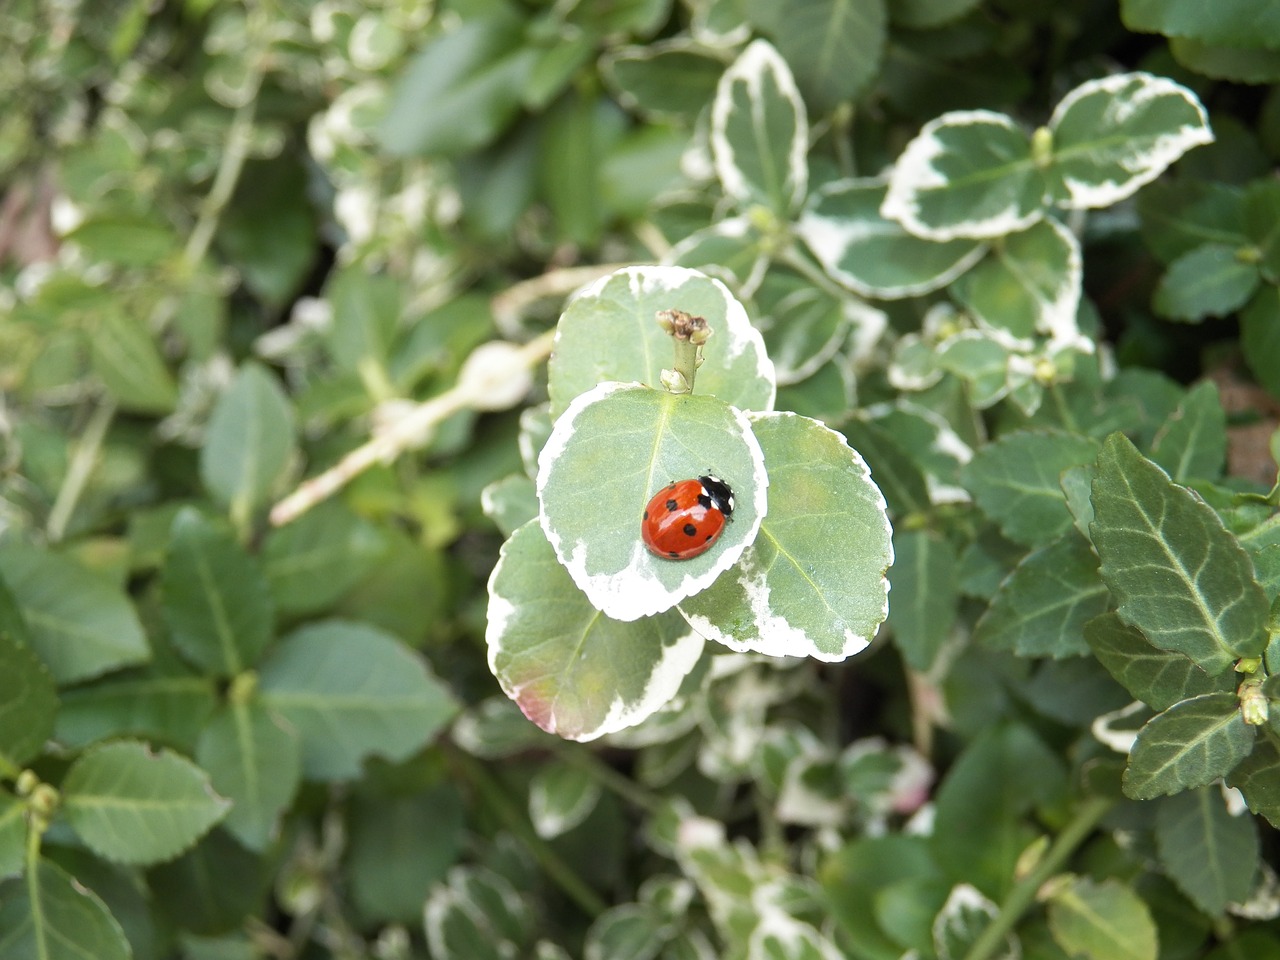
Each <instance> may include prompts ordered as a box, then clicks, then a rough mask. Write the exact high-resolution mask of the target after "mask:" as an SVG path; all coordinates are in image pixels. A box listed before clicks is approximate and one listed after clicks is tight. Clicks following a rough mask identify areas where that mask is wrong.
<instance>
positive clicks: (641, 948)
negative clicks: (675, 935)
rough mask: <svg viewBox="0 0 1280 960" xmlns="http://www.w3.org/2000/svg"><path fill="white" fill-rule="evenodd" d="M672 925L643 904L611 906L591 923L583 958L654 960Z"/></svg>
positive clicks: (596, 959)
mask: <svg viewBox="0 0 1280 960" xmlns="http://www.w3.org/2000/svg"><path fill="white" fill-rule="evenodd" d="M671 933H672V927H671V926H670V925H669V924H666V923H664V922H663V917H662V916H661V914H659V913H658V911H657V910H655V909H654V908H653V907H652V906H650V905H649V904H645V903H624V904H620V905H618V906H615V907H610V908H609V909H608V910H606V911H605V912H604V913H602V914H601V915H600V916H598V917H597V918H596V919H595V921H594V922H593V923H592V924H591V929H589V930H588V931H587V936H586V941H585V943H584V944H583V954H582V955H583V958H584V960H653V958H654V957H657V956H658V955H659V954H660V953H661V952H662V948H663V946H664V944H665V943H666V941H667V939H668V937H669V936H670V934H671Z"/></svg>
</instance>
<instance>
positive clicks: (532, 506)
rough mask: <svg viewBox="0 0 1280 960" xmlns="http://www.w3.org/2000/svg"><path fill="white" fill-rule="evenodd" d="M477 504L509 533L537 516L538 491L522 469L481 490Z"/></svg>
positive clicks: (509, 534)
mask: <svg viewBox="0 0 1280 960" xmlns="http://www.w3.org/2000/svg"><path fill="white" fill-rule="evenodd" d="M480 507H481V509H483V510H484V515H485V516H486V517H488V518H489V519H490V520H492V521H493V522H494V524H495V525H496V526H497V527H498V529H499V530H500V531H502V534H503V535H504V536H508V537H509V536H511V534H513V533H515V532H516V530H517V529H518V528H520V527H522V526H524V525H525V524H526V523H528V522H529V521H530V520H533V519H535V518H536V517H537V516H538V491H537V489H536V488H535V486H534V483H533V481H532V480H530V479H529V478H528V477H526V476H525V475H524V474H523V473H512V474H508V475H507V476H505V477H503V478H502V479H501V480H495V481H494V482H493V483H491V484H489V485H488V486H487V487H485V488H484V489H483V490H481V491H480Z"/></svg>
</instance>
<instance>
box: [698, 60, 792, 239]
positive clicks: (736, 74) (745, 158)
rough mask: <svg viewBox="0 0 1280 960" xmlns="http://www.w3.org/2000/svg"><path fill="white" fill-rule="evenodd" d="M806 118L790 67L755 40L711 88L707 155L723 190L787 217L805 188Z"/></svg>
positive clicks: (746, 201) (733, 196) (744, 201)
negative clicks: (711, 160) (714, 90)
mask: <svg viewBox="0 0 1280 960" xmlns="http://www.w3.org/2000/svg"><path fill="white" fill-rule="evenodd" d="M808 152H809V121H808V117H807V116H806V114H805V106H804V101H803V100H802V99H801V98H800V91H799V90H798V89H797V88H796V83H795V79H794V78H793V77H792V75H791V68H790V67H788V66H787V63H786V61H785V60H783V59H782V57H781V56H779V55H778V51H777V50H775V49H774V48H773V47H772V46H771V45H770V44H769V43H767V42H766V41H764V40H756V41H754V42H752V43H751V44H750V45H748V46H747V48H746V49H745V50H743V51H742V53H741V54H740V55H739V56H738V59H737V60H735V61H734V62H733V64H732V65H731V66H730V67H729V69H728V70H726V71H725V72H724V75H723V76H722V77H721V78H720V83H719V85H718V86H717V87H716V96H715V100H714V101H713V103H712V106H711V156H712V159H713V161H714V163H715V170H716V176H717V177H718V178H719V179H720V185H721V186H722V187H723V188H724V192H725V193H727V194H728V195H729V196H730V197H732V198H733V199H735V200H737V201H738V202H739V203H740V204H743V205H747V204H752V203H758V204H763V205H764V206H766V207H768V208H769V209H770V210H772V211H773V212H774V213H775V214H777V215H778V216H779V217H783V218H787V217H789V216H790V214H791V213H792V211H794V210H796V209H797V208H798V207H799V206H800V204H801V203H802V202H803V201H804V197H805V193H806V192H807V190H808V187H809V165H808V160H807V154H808Z"/></svg>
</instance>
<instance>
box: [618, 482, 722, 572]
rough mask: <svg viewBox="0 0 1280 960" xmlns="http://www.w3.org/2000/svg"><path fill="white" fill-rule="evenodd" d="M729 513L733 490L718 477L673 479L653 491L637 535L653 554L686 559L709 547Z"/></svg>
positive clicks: (703, 551) (669, 558) (716, 537)
mask: <svg viewBox="0 0 1280 960" xmlns="http://www.w3.org/2000/svg"><path fill="white" fill-rule="evenodd" d="M731 516H733V491H732V490H730V489H729V485H728V484H727V483H725V482H724V481H723V480H721V479H720V478H719V477H712V476H705V477H698V479H696V480H677V481H676V482H675V483H669V484H667V485H666V486H665V487H663V488H662V489H661V490H659V491H658V492H657V493H655V494H654V495H653V499H652V500H650V501H649V505H648V506H647V507H645V508H644V516H643V517H642V518H641V520H640V536H641V537H643V538H644V545H645V546H646V547H648V548H649V552H650V553H652V554H653V555H654V556H655V557H662V559H664V560H688V559H689V558H690V557H696V556H697V555H698V554H700V553H705V552H706V551H708V550H710V549H711V545H712V544H713V543H715V542H716V540H717V539H718V538H719V536H720V533H721V531H723V530H724V522H725V521H726V520H728V519H729V518H730V517H731Z"/></svg>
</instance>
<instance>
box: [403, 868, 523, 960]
mask: <svg viewBox="0 0 1280 960" xmlns="http://www.w3.org/2000/svg"><path fill="white" fill-rule="evenodd" d="M424 914H425V926H426V933H427V946H428V947H429V948H430V950H431V956H432V957H433V958H439V960H507V958H509V957H514V956H520V955H521V946H522V945H525V944H526V942H527V941H528V940H529V939H532V937H531V935H530V927H531V926H532V923H533V921H532V916H531V914H530V909H529V905H528V901H527V900H526V898H524V897H523V896H521V894H520V892H519V891H517V890H516V888H515V887H513V886H512V885H511V883H510V881H508V880H507V879H505V878H504V877H502V876H501V875H499V874H497V873H495V872H494V871H492V870H489V869H485V868H483V867H455V868H454V869H453V870H451V871H450V872H449V877H448V881H447V882H446V883H441V884H437V885H436V887H435V888H434V889H433V890H432V891H431V895H430V896H429V897H427V902H426V907H425V909H424Z"/></svg>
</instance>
